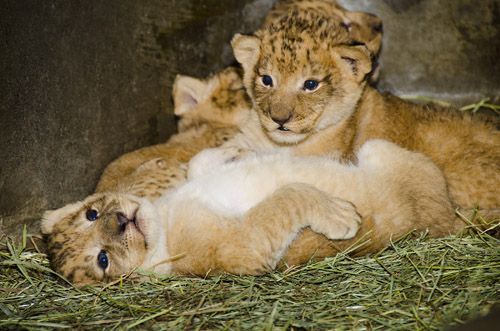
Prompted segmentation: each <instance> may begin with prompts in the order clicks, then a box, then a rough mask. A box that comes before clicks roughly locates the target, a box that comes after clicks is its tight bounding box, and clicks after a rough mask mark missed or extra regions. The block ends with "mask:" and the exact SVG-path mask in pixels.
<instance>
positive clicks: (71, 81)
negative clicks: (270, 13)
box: [0, 0, 500, 233]
mask: <svg viewBox="0 0 500 331" xmlns="http://www.w3.org/2000/svg"><path fill="white" fill-rule="evenodd" d="M273 2H274V1H273V0H253V1H251V0H245V1H230V0H218V1H215V0H189V1H182V2H179V1H173V0H161V1H160V0H145V1H141V2H137V1H132V0H120V1H118V0H112V1H106V2H102V3H75V2H66V1H56V0H47V1H40V2H34V3H30V4H29V5H27V4H23V3H21V2H15V1H12V2H8V3H7V4H3V7H4V8H3V9H2V12H3V14H2V21H1V22H0V33H1V36H2V38H1V40H2V49H3V51H2V52H1V53H0V59H1V61H0V62H1V64H2V66H1V72H0V73H1V76H2V80H1V81H0V84H1V85H0V86H1V91H2V92H3V93H2V98H3V99H2V102H1V105H0V107H1V112H0V123H1V124H2V129H3V132H2V135H0V149H1V151H2V159H1V161H0V162H1V163H0V233H19V232H20V229H21V227H20V226H19V225H20V224H21V223H27V224H31V226H33V227H30V230H31V231H36V225H37V223H38V218H39V217H40V214H41V211H43V210H45V209H48V208H56V207H60V206H61V205H63V204H65V203H68V202H72V201H74V200H77V199H82V198H83V197H85V196H86V195H88V194H89V193H90V192H92V190H93V188H94V185H95V183H96V181H97V178H98V176H99V174H100V173H101V171H102V170H103V169H104V167H105V166H106V164H108V163H109V162H110V161H111V160H113V159H114V158H116V157H117V156H119V155H120V154H123V153H125V152H128V151H131V150H133V149H136V148H139V147H141V146H145V145H148V144H154V143H158V142H162V141H165V140H166V139H167V137H168V136H169V135H170V134H172V133H173V131H174V127H175V126H174V118H173V115H172V112H171V99H170V88H171V83H172V81H173V78H174V77H175V75H176V74H177V73H184V74H188V75H193V76H198V77H204V76H206V75H208V74H209V73H211V72H215V71H217V70H219V69H220V68H222V67H224V66H226V65H228V64H230V63H232V62H233V61H234V60H233V57H232V53H231V49H230V46H229V40H230V39H231V37H232V35H233V34H234V33H235V32H250V31H253V30H254V29H255V28H256V27H258V26H259V24H260V21H261V19H262V17H263V16H264V15H265V13H266V12H267V10H268V9H269V8H270V7H271V6H272V3H273ZM339 2H341V3H342V4H343V5H345V6H346V7H349V8H352V9H357V10H365V11H369V12H373V13H375V14H377V15H379V16H380V17H382V18H383V20H384V26H385V37H384V49H383V53H382V57H381V65H382V68H381V69H382V70H381V73H382V75H381V80H380V83H379V86H380V88H381V89H384V90H390V91H392V92H394V93H396V94H410V95H427V96H432V97H435V98H441V99H448V100H455V101H458V102H462V101H465V102H468V101H471V100H472V101H475V100H477V99H479V98H480V97H483V96H489V97H493V98H497V100H499V98H500V61H498V54H500V0H484V1H481V2H477V1H474V0H419V1H415V0H397V1H396V0H370V1H367V0H357V1H354V0H341V1H339Z"/></svg>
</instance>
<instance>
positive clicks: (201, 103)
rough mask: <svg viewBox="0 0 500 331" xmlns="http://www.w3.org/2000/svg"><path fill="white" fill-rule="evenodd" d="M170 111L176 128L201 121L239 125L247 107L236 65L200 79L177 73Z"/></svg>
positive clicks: (201, 122) (248, 109) (182, 128)
mask: <svg viewBox="0 0 500 331" xmlns="http://www.w3.org/2000/svg"><path fill="white" fill-rule="evenodd" d="M173 99H174V113H175V115H177V116H179V118H180V120H179V123H178V129H179V131H185V130H186V129H188V128H190V127H192V126H195V125H199V124H203V123H207V122H208V123H212V124H219V125H221V126H239V125H241V124H242V123H243V122H244V121H245V119H246V117H247V116H248V113H249V111H250V108H251V103H250V99H249V98H248V95H247V94H246V92H245V88H244V86H243V80H242V73H241V71H240V70H239V69H237V68H232V67H229V68H226V69H225V70H223V71H221V72H219V73H217V74H215V75H213V76H211V77H209V78H207V79H204V80H201V79H197V78H193V77H189V76H183V75H177V78H176V79H175V82H174V87H173Z"/></svg>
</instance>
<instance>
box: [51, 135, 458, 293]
mask: <svg viewBox="0 0 500 331" xmlns="http://www.w3.org/2000/svg"><path fill="white" fill-rule="evenodd" d="M211 152H214V153H217V151H211ZM213 157H215V158H216V157H217V155H215V156H213ZM223 157H224V156H223ZM357 158H358V164H357V165H345V164H341V163H339V162H338V161H335V160H333V159H329V158H326V157H296V156H292V155H290V154H289V153H286V152H279V153H274V154H269V155H260V156H258V155H254V156H250V157H248V158H245V159H243V160H240V161H236V162H233V163H230V164H225V165H222V166H221V167H219V168H218V169H215V170H207V172H206V173H203V174H202V173H200V174H199V177H197V178H194V179H192V180H191V181H188V182H187V183H186V184H184V185H182V186H179V187H178V188H177V189H176V190H173V191H172V192H171V193H170V194H166V195H164V196H163V197H162V198H160V199H158V200H156V202H155V203H154V205H152V204H151V203H150V202H149V201H148V200H146V199H141V198H137V197H135V196H131V195H120V194H116V195H112V194H104V195H103V194H100V193H97V194H95V195H93V196H90V197H89V198H87V199H86V200H85V201H83V202H77V203H75V204H71V205H68V206H65V207H63V208H61V209H59V210H56V211H49V212H47V213H46V214H45V215H44V219H43V223H42V230H43V232H44V233H45V234H48V235H49V247H50V256H51V260H52V263H53V266H54V267H55V268H56V270H58V271H59V272H60V273H62V274H63V275H64V276H66V277H68V278H69V279H70V280H71V281H73V282H75V283H79V284H82V283H89V282H95V281H102V280H105V281H107V280H110V279H113V278H116V277H118V276H119V275H121V274H124V273H128V272H130V271H133V270H134V269H135V268H141V269H145V270H150V271H155V272H158V273H176V274H186V275H201V276H205V275H208V274H214V273H219V272H230V273H235V274H252V275H256V274H261V273H264V272H268V271H271V270H273V269H274V268H276V267H277V265H278V263H279V261H280V260H282V262H283V263H287V264H288V263H297V262H301V263H302V262H305V261H303V260H302V261H298V260H296V259H295V260H293V261H292V260H289V255H288V254H287V248H288V247H289V246H290V244H291V243H292V242H293V241H294V239H295V238H296V237H297V235H298V234H299V231H300V230H301V229H302V228H304V227H307V226H310V228H311V229H312V230H313V231H315V232H317V233H321V234H323V235H324V236H326V238H329V239H344V240H345V239H349V238H352V237H353V236H354V235H355V234H356V232H358V229H359V227H360V226H361V230H360V231H359V232H361V234H362V235H364V236H365V237H366V239H367V240H368V243H367V245H368V246H370V245H371V246H373V244H374V243H380V242H381V241H384V242H385V244H387V243H388V242H389V240H390V238H391V236H394V237H395V238H396V237H398V236H400V235H403V234H405V233H407V232H408V231H411V230H414V229H416V230H419V231H425V230H428V231H429V233H430V234H431V235H433V236H441V235H445V234H447V233H448V232H449V231H454V229H455V228H456V227H457V226H459V225H458V223H459V221H457V220H456V219H455V217H454V214H453V208H452V204H451V202H450V200H449V198H448V192H447V189H446V183H445V180H444V178H443V176H442V173H441V172H440V170H439V169H438V168H437V167H436V166H435V165H434V163H433V162H431V161H430V160H429V159H428V158H427V157H425V156H423V155H421V154H418V153H413V152H409V151H406V150H404V149H402V148H400V147H397V146H396V145H394V144H392V143H389V142H386V141H381V140H379V141H369V142H367V143H365V144H364V146H363V147H362V148H361V149H360V150H359V152H358V155H357ZM347 200H348V201H352V203H353V204H354V205H356V208H357V209H356V208H355V207H354V205H353V204H351V203H349V202H347ZM358 211H359V214H360V215H362V220H360V216H359V214H358ZM431 218H432V219H433V220H434V222H432V223H429V222H428V219H431ZM360 221H361V222H360ZM68 238H72V239H71V240H68ZM344 240H339V241H337V242H334V243H337V244H340V245H343V244H342V242H343V241H344ZM292 247H293V244H292ZM300 247H301V246H299V249H300ZM372 248H373V247H372ZM377 248H379V247H377ZM335 252H336V251H335ZM309 254H311V253H310V252H309ZM309 257H310V256H309Z"/></svg>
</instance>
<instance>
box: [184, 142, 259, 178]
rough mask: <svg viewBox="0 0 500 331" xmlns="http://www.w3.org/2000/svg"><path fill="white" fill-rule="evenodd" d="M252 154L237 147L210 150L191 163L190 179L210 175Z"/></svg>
mask: <svg viewBox="0 0 500 331" xmlns="http://www.w3.org/2000/svg"><path fill="white" fill-rule="evenodd" d="M248 154H250V152H249V151H247V150H245V149H242V148H237V147H219V148H208V149H205V150H203V151H201V152H200V153H198V154H196V155H195V156H194V157H193V158H192V159H191V161H190V162H189V170H188V178H189V179H191V178H195V177H199V176H201V175H205V174H208V173H210V172H212V171H213V170H215V169H218V168H219V167H220V166H222V165H224V164H226V163H231V162H234V161H237V160H239V159H241V158H243V157H245V156H247V155H248Z"/></svg>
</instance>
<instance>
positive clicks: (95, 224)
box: [41, 193, 162, 285]
mask: <svg viewBox="0 0 500 331" xmlns="http://www.w3.org/2000/svg"><path fill="white" fill-rule="evenodd" d="M158 222H159V218H158V217H157V214H156V211H155V209H154V207H153V205H152V204H151V203H150V202H148V201H147V200H145V199H141V198H137V197H135V196H131V195H125V194H111V193H97V194H94V195H91V196H89V197H88V198H87V199H85V200H84V201H80V202H76V203H73V204H69V205H67V206H65V207H62V208H60V209H57V210H51V211H47V212H45V214H44V215H43V219H42V224H41V229H42V233H43V234H45V235H46V236H47V241H48V255H49V259H50V261H51V264H52V266H53V268H54V269H55V270H56V271H57V272H59V273H60V274H62V275H63V276H64V277H66V278H67V279H68V280H70V281H71V282H73V283H76V284H79V285H83V284H88V283H96V282H100V281H109V280H111V279H114V278H117V277H118V276H120V275H122V274H125V273H128V272H130V271H132V270H134V269H135V268H137V267H140V266H142V265H143V264H144V263H145V262H147V260H148V257H149V256H150V255H151V254H150V253H151V252H154V251H155V250H156V249H157V244H158V242H161V238H160V237H161V235H162V231H159V224H158Z"/></svg>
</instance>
